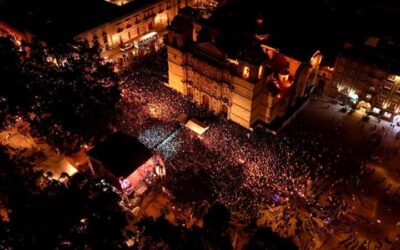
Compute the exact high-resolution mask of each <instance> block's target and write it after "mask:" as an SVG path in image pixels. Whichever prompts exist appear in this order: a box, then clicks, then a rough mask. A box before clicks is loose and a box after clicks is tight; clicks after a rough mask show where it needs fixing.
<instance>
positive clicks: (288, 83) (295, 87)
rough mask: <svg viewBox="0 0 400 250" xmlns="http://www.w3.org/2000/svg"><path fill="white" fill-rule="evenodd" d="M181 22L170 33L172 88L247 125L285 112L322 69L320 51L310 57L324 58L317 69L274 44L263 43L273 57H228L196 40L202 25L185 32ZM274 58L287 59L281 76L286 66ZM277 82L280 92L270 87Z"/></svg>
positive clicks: (236, 121) (170, 77)
mask: <svg viewBox="0 0 400 250" xmlns="http://www.w3.org/2000/svg"><path fill="white" fill-rule="evenodd" d="M182 20H183V21H184V19H177V21H176V26H174V27H171V29H170V31H169V33H168V36H167V50H168V66H169V69H168V74H169V82H168V86H169V87H170V88H172V89H174V90H176V91H177V92H179V93H181V94H182V95H185V96H188V97H189V98H190V99H191V100H192V101H193V102H195V103H197V104H199V105H203V106H206V107H207V108H208V109H209V110H211V111H213V112H215V113H217V114H221V113H222V114H223V115H224V116H226V118H227V119H229V120H232V121H233V122H235V123H237V124H239V125H241V126H243V127H245V128H251V127H252V126H253V125H254V124H255V123H256V122H257V121H261V122H264V123H267V124H269V123H271V122H272V121H274V120H275V119H276V118H278V117H281V116H283V115H284V114H285V112H286V110H287V109H288V107H290V106H291V105H294V104H295V103H296V100H298V97H303V96H304V95H305V94H308V92H307V91H308V90H309V89H310V87H312V86H313V85H314V84H315V81H314V80H315V79H314V78H312V77H311V76H313V74H312V73H314V72H316V71H318V68H319V63H320V59H321V58H320V57H321V55H320V53H319V52H317V53H316V54H315V55H317V56H313V57H311V59H314V58H317V59H319V60H317V64H318V65H316V66H315V67H314V66H311V64H310V63H308V62H301V61H298V60H296V59H293V58H290V57H287V56H285V55H283V54H280V53H279V52H278V51H277V50H276V49H273V48H269V47H262V48H263V49H264V52H265V53H266V55H267V54H268V56H269V59H268V60H267V58H265V59H260V61H258V62H248V61H243V60H240V59H236V58H227V57H226V55H225V53H224V52H223V51H222V50H221V49H219V48H217V47H216V46H215V45H213V44H212V43H209V42H198V41H197V32H198V31H199V30H200V29H201V25H200V24H199V23H196V22H194V25H193V27H192V28H187V29H186V30H184V31H182V30H181V29H179V27H182V26H181V24H180V23H179V22H183V21H182ZM175 27H177V28H175ZM176 30H179V32H177V31H176ZM193 42H194V44H193ZM189 43H190V46H189ZM261 53H263V52H261ZM266 55H265V56H266ZM275 56H277V59H278V60H281V59H282V58H283V59H284V60H283V61H284V65H286V66H284V67H287V69H286V68H285V69H286V71H285V72H287V73H283V74H284V75H282V77H283V78H282V79H281V78H280V77H281V75H279V74H280V73H279V74H278V72H281V71H280V70H281V69H283V68H281V66H279V68H277V67H278V66H277V67H275V66H273V64H274V63H270V62H271V61H272V60H274V58H275ZM261 58H262V57H261ZM272 67H275V68H272ZM260 69H261V70H260ZM260 72H261V73H260ZM285 79H286V80H285ZM276 81H278V82H277V84H278V83H279V86H280V89H279V91H280V92H279V94H276V93H275V94H274V95H273V94H271V93H270V92H269V90H268V88H267V85H268V84H271V82H276ZM281 84H282V85H281Z"/></svg>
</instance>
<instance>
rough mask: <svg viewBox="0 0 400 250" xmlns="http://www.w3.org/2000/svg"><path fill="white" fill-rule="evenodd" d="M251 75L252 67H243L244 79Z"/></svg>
mask: <svg viewBox="0 0 400 250" xmlns="http://www.w3.org/2000/svg"><path fill="white" fill-rule="evenodd" d="M249 77H250V68H249V67H247V66H244V67H243V78H244V79H249Z"/></svg>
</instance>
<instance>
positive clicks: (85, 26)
mask: <svg viewBox="0 0 400 250" xmlns="http://www.w3.org/2000/svg"><path fill="white" fill-rule="evenodd" d="M25 2H26V1H23V0H13V1H8V2H6V3H4V4H3V5H1V6H0V34H9V35H13V36H14V37H16V38H17V39H19V40H27V41H31V40H32V39H33V40H36V39H39V40H41V41H45V42H48V43H52V42H56V43H59V42H68V41H70V40H72V39H78V40H84V41H87V42H88V43H89V44H90V45H93V44H95V43H97V44H99V45H100V47H101V48H102V51H103V55H104V56H106V57H112V56H113V55H115V54H118V53H121V51H120V46H121V45H123V44H126V43H132V44H134V45H135V46H132V47H130V48H129V51H128V49H127V51H126V52H132V53H133V54H137V53H138V52H139V50H140V48H142V49H146V48H147V47H152V46H153V47H154V46H157V45H158V43H159V42H162V36H163V35H164V33H165V32H166V29H167V25H168V23H169V22H170V21H171V20H172V19H173V18H174V17H175V16H176V15H177V13H178V10H179V9H180V8H182V7H186V6H188V5H191V0H134V1H128V0H126V1H119V0H115V1H111V0H110V1H105V0H85V1H80V0H70V1H50V0H42V1H40V0H32V1H31V2H30V3H29V4H27V3H25ZM124 52H125V51H124Z"/></svg>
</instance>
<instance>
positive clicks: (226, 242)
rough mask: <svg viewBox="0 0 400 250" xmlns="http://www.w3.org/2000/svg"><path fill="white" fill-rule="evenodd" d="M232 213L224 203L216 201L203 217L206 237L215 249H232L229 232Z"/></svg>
mask: <svg viewBox="0 0 400 250" xmlns="http://www.w3.org/2000/svg"><path fill="white" fill-rule="evenodd" d="M230 219H231V213H230V212H229V210H228V209H227V208H226V207H225V206H224V205H222V204H220V203H216V204H214V205H213V206H211V207H210V208H209V210H208V211H207V213H206V214H205V215H204V218H203V227H204V231H205V235H206V239H207V240H208V242H209V243H210V245H211V246H212V247H213V248H214V249H232V243H231V239H230V237H229V234H228V233H227V229H228V226H229V221H230Z"/></svg>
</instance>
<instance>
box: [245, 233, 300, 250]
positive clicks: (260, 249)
mask: <svg viewBox="0 0 400 250" xmlns="http://www.w3.org/2000/svg"><path fill="white" fill-rule="evenodd" d="M245 249H246V250H291V249H293V250H295V249H297V247H296V245H295V244H294V243H293V242H292V241H291V240H290V239H286V238H281V237H280V236H279V235H278V234H277V233H275V232H273V231H272V230H271V229H270V228H259V229H257V231H256V232H255V234H254V235H253V237H252V238H251V239H250V241H249V242H248V244H247V245H246V247H245Z"/></svg>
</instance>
